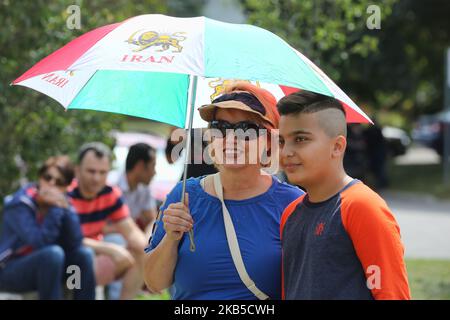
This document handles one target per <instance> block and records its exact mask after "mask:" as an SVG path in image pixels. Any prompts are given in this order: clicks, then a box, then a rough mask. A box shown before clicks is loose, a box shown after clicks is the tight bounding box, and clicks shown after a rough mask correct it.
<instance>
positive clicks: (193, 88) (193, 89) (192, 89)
mask: <svg viewBox="0 0 450 320" xmlns="http://www.w3.org/2000/svg"><path fill="white" fill-rule="evenodd" d="M196 93H197V76H191V77H190V83H189V99H188V101H189V109H190V113H189V125H188V130H187V135H186V136H187V140H186V160H185V162H184V171H183V188H182V192H181V202H182V203H184V194H185V192H186V177H187V167H188V164H189V162H190V161H191V152H192V150H191V149H192V148H191V139H192V135H191V131H192V122H193V120H194V111H195V109H194V108H195V95H196ZM189 241H190V246H189V250H191V252H194V251H195V242H194V229H193V228H192V229H191V230H190V231H189Z"/></svg>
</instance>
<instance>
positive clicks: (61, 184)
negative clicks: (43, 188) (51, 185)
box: [42, 173, 67, 187]
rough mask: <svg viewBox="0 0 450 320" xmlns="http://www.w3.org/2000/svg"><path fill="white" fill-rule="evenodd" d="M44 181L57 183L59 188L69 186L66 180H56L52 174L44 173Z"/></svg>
mask: <svg viewBox="0 0 450 320" xmlns="http://www.w3.org/2000/svg"><path fill="white" fill-rule="evenodd" d="M42 179H44V180H45V181H47V182H51V181H55V185H56V186H58V187H65V186H66V185H67V183H66V181H65V180H64V179H61V178H56V177H54V176H52V175H51V174H50V173H44V174H43V175H42Z"/></svg>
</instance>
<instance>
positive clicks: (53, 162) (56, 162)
mask: <svg viewBox="0 0 450 320" xmlns="http://www.w3.org/2000/svg"><path fill="white" fill-rule="evenodd" d="M51 167H55V168H56V169H57V170H58V171H59V173H60V174H61V176H62V177H63V178H64V181H65V183H66V185H67V186H68V185H70V184H71V183H72V180H73V178H74V176H75V171H74V166H73V164H72V162H71V161H70V158H69V157H68V156H65V155H63V156H54V157H50V158H48V159H47V160H46V161H45V162H44V164H43V165H42V166H41V167H40V168H39V171H38V173H39V177H42V176H43V175H44V174H45V173H46V172H47V170H48V169H49V168H51Z"/></svg>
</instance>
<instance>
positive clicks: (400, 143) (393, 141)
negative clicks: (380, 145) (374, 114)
mask: <svg viewBox="0 0 450 320" xmlns="http://www.w3.org/2000/svg"><path fill="white" fill-rule="evenodd" d="M382 132H383V137H384V139H385V141H386V146H387V152H388V155H389V156H391V157H398V156H401V155H404V154H405V153H406V151H407V150H408V147H409V146H410V145H411V138H410V137H409V135H408V133H406V131H405V130H403V129H400V128H396V127H390V126H385V127H383V128H382Z"/></svg>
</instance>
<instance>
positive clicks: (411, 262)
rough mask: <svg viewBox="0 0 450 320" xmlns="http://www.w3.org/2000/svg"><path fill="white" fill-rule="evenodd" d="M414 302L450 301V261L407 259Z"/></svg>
mask: <svg viewBox="0 0 450 320" xmlns="http://www.w3.org/2000/svg"><path fill="white" fill-rule="evenodd" d="M406 268H407V270H408V276H409V285H410V287H411V295H412V298H413V299H414V300H450V260H425V259H407V260H406Z"/></svg>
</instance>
